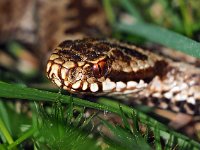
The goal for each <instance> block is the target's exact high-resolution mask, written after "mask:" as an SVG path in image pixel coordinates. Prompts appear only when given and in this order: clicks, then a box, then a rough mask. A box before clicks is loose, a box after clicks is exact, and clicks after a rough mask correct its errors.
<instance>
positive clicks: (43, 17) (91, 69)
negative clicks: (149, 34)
mask: <svg viewBox="0 0 200 150" xmlns="http://www.w3.org/2000/svg"><path fill="white" fill-rule="evenodd" d="M19 1H20V0H18V1H15V2H16V4H14V5H15V6H16V11H14V12H9V11H8V10H4V12H6V11H7V12H8V13H1V18H6V17H5V16H8V15H9V16H14V15H16V17H13V18H12V17H10V20H7V19H1V23H0V29H1V30H0V33H2V34H1V35H6V37H5V36H4V37H3V38H2V37H1V35H0V40H1V41H2V39H3V41H6V38H7V39H17V40H19V41H20V40H21V41H23V42H25V43H28V44H31V45H33V46H34V47H36V49H37V50H39V51H40V53H38V51H35V54H36V55H37V56H38V58H41V59H42V61H43V63H46V62H44V56H45V55H46V54H47V53H51V55H50V57H49V59H48V61H47V62H48V63H47V67H46V72H47V76H48V78H49V79H50V80H51V81H52V82H54V83H55V84H56V85H57V86H59V87H61V88H63V89H64V90H67V91H69V92H73V93H79V94H80V93H81V94H91V95H107V96H112V97H115V98H117V99H123V100H124V102H125V103H127V104H129V105H132V104H133V103H139V104H145V105H148V106H155V107H159V108H162V109H170V110H173V111H175V112H183V113H187V114H190V115H200V69H199V68H198V67H197V66H195V65H193V64H190V63H187V62H183V61H174V59H172V58H170V57H165V56H164V55H159V54H158V53H155V52H152V51H150V50H146V49H143V48H140V47H138V46H135V45H133V44H128V43H125V42H119V41H117V40H112V39H109V38H108V39H105V37H109V36H110V32H111V29H110V27H109V26H108V24H107V21H106V17H105V14H104V12H103V11H102V5H101V1H93V0H74V1H66V0H60V1H54V0H43V1H41V0H28V1H27V2H26V3H23V4H24V5H21V6H22V7H23V8H24V9H21V7H17V6H18V4H19ZM2 3H3V2H2ZM4 3H6V5H8V4H9V3H10V4H11V3H14V2H11V1H8V2H4ZM14 5H13V6H14ZM1 6H2V7H4V5H3V4H1ZM13 6H12V5H8V6H7V7H13ZM16 12H17V13H16ZM3 14H5V16H3ZM2 16H3V17H2ZM16 18H18V19H16ZM27 18H28V19H27ZM24 20H25V21H24ZM27 20H28V21H27ZM25 22H26V23H25ZM27 22H29V23H30V24H28V25H27ZM5 24H6V25H7V26H5ZM11 33H12V34H11ZM61 41H63V42H61ZM60 42H61V43H60ZM59 43H60V44H59ZM57 45H58V46H57ZM55 47H56V48H55ZM52 49H54V50H53V52H52Z"/></svg>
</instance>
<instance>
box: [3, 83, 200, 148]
mask: <svg viewBox="0 0 200 150" xmlns="http://www.w3.org/2000/svg"><path fill="white" fill-rule="evenodd" d="M0 91H1V92H0V97H3V98H13V99H14V98H17V99H26V100H34V101H50V102H55V101H56V99H57V98H58V97H59V100H60V102H62V103H68V104H69V103H70V96H67V95H61V94H59V93H52V92H47V91H42V90H37V89H33V88H26V87H20V86H18V85H14V84H8V83H4V82H0ZM11 93H12V94H11ZM73 103H74V105H77V106H82V107H88V108H94V109H97V110H103V111H108V112H112V113H117V114H119V115H120V110H119V103H117V102H114V101H111V100H105V99H104V100H103V101H102V100H101V101H99V103H94V102H90V101H87V100H82V99H80V98H73ZM120 106H121V107H122V108H123V112H125V113H126V114H127V115H128V116H129V117H130V118H131V115H132V113H133V110H134V109H133V108H130V107H128V106H126V105H122V104H120ZM134 111H136V110H134ZM137 114H138V117H139V118H140V121H141V122H142V123H144V124H146V125H148V126H150V127H152V125H153V124H154V123H155V122H156V123H157V127H158V128H159V129H160V130H162V131H163V132H165V133H170V134H173V135H174V136H176V137H179V139H180V140H179V141H186V142H190V143H191V144H192V145H193V146H195V147H197V148H199V149H200V144H199V143H198V142H196V141H194V140H191V139H189V138H188V137H186V136H183V135H181V134H179V133H176V132H174V131H172V130H169V129H168V128H167V127H166V126H165V125H163V124H161V123H159V122H158V121H156V120H155V119H153V118H151V117H149V116H147V115H145V114H144V113H141V112H138V113H137Z"/></svg>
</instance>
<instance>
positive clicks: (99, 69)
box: [93, 61, 106, 78]
mask: <svg viewBox="0 0 200 150" xmlns="http://www.w3.org/2000/svg"><path fill="white" fill-rule="evenodd" d="M105 64H106V63H105V62H104V61H101V62H99V63H98V64H94V65H93V74H94V76H95V77H96V78H100V77H102V76H103V75H104V72H105V69H106V68H105Z"/></svg>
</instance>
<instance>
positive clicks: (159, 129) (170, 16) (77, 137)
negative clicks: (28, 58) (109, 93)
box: [0, 0, 200, 150]
mask: <svg viewBox="0 0 200 150" xmlns="http://www.w3.org/2000/svg"><path fill="white" fill-rule="evenodd" d="M173 2H174V3H176V5H175V4H174V5H175V6H176V7H175V6H174V7H175V8H174V7H172V2H170V1H165V0H158V1H153V2H152V1H149V0H141V1H140V2H139V1H136V2H133V1H131V0H123V1H122V0H118V1H115V0H103V5H104V8H105V11H106V14H107V17H108V20H109V21H110V25H111V26H112V27H113V37H115V38H119V39H123V40H125V41H131V42H132V41H135V42H138V43H144V42H145V41H146V40H148V41H151V42H155V43H157V44H161V45H164V46H167V47H170V48H173V49H176V50H180V51H182V52H185V53H187V54H190V55H192V56H194V57H198V58H200V53H199V52H198V51H199V49H200V43H199V42H196V41H195V40H197V39H196V37H195V35H196V33H197V32H198V31H200V24H198V23H197V24H196V23H194V20H195V19H196V18H198V17H200V12H199V9H198V8H196V6H197V4H194V3H198V2H195V1H192V2H191V1H190V2H185V1H183V0H176V1H173ZM177 5H178V6H177ZM147 6H148V8H150V9H145V11H144V12H143V13H142V12H141V11H139V10H137V8H141V9H142V10H143V8H145V7H147ZM154 7H156V8H157V9H158V8H159V9H160V11H161V12H162V13H161V14H160V15H156V14H154V13H153V12H154ZM190 9H192V10H193V11H195V12H196V13H195V15H193V13H191V12H190V11H189V10H190ZM119 10H120V12H121V11H122V12H125V13H126V14H128V15H129V18H132V20H134V21H132V22H126V20H123V19H120V17H119V16H118V15H119V14H118V11H119ZM164 12H165V13H164ZM147 22H148V23H147ZM149 22H151V24H150V23H149ZM161 26H162V27H161ZM167 28H168V29H167ZM169 29H170V30H169ZM178 32H179V33H181V34H182V35H181V34H179V33H178ZM136 35H137V36H136ZM183 35H185V36H183ZM186 36H187V37H186ZM193 39H195V40H193ZM16 45H17V44H16V43H9V48H10V49H11V50H14V51H15V50H16V49H20V48H21V47H20V46H16ZM30 78H32V77H30V76H26V75H23V76H21V75H18V74H15V76H14V75H13V73H12V72H9V71H6V72H2V73H1V75H0V79H1V80H2V81H1V82H0V98H1V101H0V149H26V148H27V149H28V148H34V149H77V150H79V149H81V150H82V149H132V148H135V149H145V150H146V149H157V150H160V149H165V150H170V149H185V150H186V149H194V150H195V149H200V144H199V143H198V142H196V141H195V140H192V139H190V138H189V137H186V136H184V135H182V134H180V133H177V132H176V131H174V130H172V129H170V128H168V127H167V126H165V125H164V124H163V123H161V122H158V121H157V120H155V119H154V118H152V117H151V116H150V115H149V114H146V113H144V112H143V110H142V109H137V108H132V107H129V106H126V105H123V104H120V103H119V102H116V101H113V100H112V99H107V98H98V99H97V98H95V99H93V101H88V100H87V99H80V98H77V97H76V96H73V95H70V94H68V93H64V91H61V92H57V91H54V92H50V91H47V90H48V89H46V90H40V89H35V88H29V87H27V84H26V83H28V82H29V80H30ZM3 81H6V82H12V84H9V83H6V82H3ZM41 81H42V82H45V79H44V78H42V79H41ZM62 93H64V94H62ZM106 117H108V118H109V117H110V119H106ZM113 118H119V119H118V120H120V121H119V122H118V123H116V124H114V123H113V121H112V119H113ZM104 129H105V130H104Z"/></svg>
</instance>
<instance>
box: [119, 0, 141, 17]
mask: <svg viewBox="0 0 200 150" xmlns="http://www.w3.org/2000/svg"><path fill="white" fill-rule="evenodd" d="M119 2H120V3H121V5H122V7H124V8H125V9H126V10H127V11H128V12H129V13H130V14H131V15H132V16H134V17H135V18H136V19H137V21H143V18H142V16H141V15H140V13H139V11H138V10H137V8H136V6H135V5H134V3H131V2H130V0H120V1H119Z"/></svg>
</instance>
